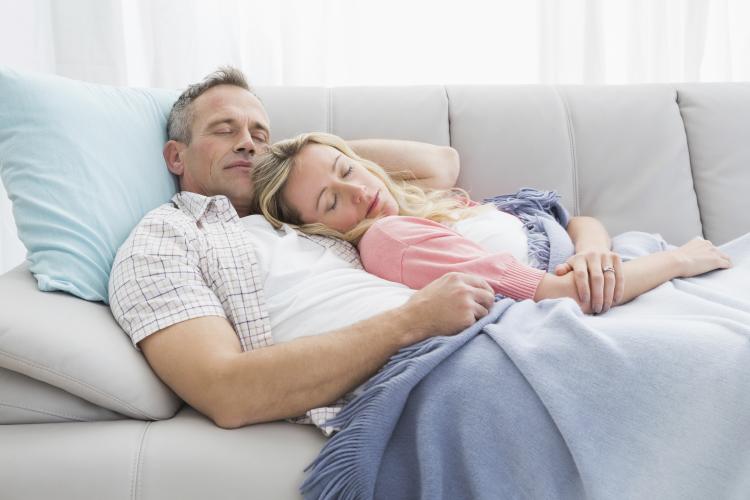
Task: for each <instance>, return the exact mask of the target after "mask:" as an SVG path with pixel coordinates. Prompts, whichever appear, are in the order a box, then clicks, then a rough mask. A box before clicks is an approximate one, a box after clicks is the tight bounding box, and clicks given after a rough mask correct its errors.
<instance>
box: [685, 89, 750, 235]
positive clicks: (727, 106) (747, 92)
mask: <svg viewBox="0 0 750 500" xmlns="http://www.w3.org/2000/svg"><path fill="white" fill-rule="evenodd" d="M677 96H678V102H679V105H680V112H681V113H682V118H683V120H684V122H685V132H686V134H687V143H688V147H689V149H690V162H691V165H692V174H693V181H694V183H695V192H696V193H697V195H698V203H699V205H700V210H701V221H702V222H703V232H704V235H705V237H706V238H707V239H709V240H711V241H713V242H714V243H715V244H720V243H725V242H727V241H729V240H731V239H734V238H736V237H737V236H739V235H741V234H745V233H747V232H749V231H750V217H748V216H747V214H749V213H750V196H748V188H749V187H750V83H702V84H686V85H680V86H678V88H677Z"/></svg>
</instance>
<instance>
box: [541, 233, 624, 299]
mask: <svg viewBox="0 0 750 500" xmlns="http://www.w3.org/2000/svg"><path fill="white" fill-rule="evenodd" d="M605 269H614V271H606V272H605V271H604V270H605ZM570 272H572V273H573V276H574V278H575V285H576V290H577V293H578V301H579V302H580V303H581V304H582V306H583V307H585V308H586V309H590V310H591V311H592V312H594V313H596V314H599V313H605V312H607V311H609V309H610V308H611V307H612V306H613V305H617V304H619V303H620V302H621V301H622V298H623V294H624V292H625V275H624V274H623V271H622V260H621V259H620V256H619V255H617V254H616V253H615V252H613V251H611V250H609V249H608V248H606V247H602V248H598V249H590V250H588V251H586V252H582V253H577V254H575V255H574V256H572V257H571V258H570V259H568V261H567V262H565V264H560V265H559V266H557V267H556V268H555V275H557V276H563V275H565V274H567V273H570Z"/></svg>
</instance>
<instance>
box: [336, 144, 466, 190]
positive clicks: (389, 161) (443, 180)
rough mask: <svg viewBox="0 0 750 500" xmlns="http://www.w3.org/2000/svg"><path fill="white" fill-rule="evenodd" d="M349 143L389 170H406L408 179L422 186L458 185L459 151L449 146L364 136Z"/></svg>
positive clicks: (445, 186)
mask: <svg viewBox="0 0 750 500" xmlns="http://www.w3.org/2000/svg"><path fill="white" fill-rule="evenodd" d="M347 144H349V146H350V147H351V148H352V149H353V150H354V152H355V153H357V154H358V155H359V156H361V157H362V158H367V159H368V160H371V161H374V162H375V163H377V164H378V165H380V166H381V167H383V168H384V169H385V170H386V171H387V172H388V173H396V172H405V173H406V176H405V178H406V180H411V181H412V182H414V184H416V185H417V186H420V187H422V188H429V189H449V188H452V187H453V186H455V185H456V179H458V172H459V169H460V163H459V158H458V151H456V150H455V149H453V148H452V147H450V146H436V145H434V144H427V143H424V142H415V141H399V140H391V139H362V140H356V141H347Z"/></svg>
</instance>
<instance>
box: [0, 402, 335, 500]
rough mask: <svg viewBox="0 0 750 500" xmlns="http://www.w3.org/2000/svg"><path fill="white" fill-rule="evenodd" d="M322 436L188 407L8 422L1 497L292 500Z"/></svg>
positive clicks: (3, 430) (1, 429) (0, 451)
mask: <svg viewBox="0 0 750 500" xmlns="http://www.w3.org/2000/svg"><path fill="white" fill-rule="evenodd" d="M324 442H325V438H324V437H323V435H322V434H321V433H320V431H318V430H317V429H316V428H315V427H312V426H307V425H297V424H290V423H286V422H272V423H268V424H258V425H251V426H247V427H242V428H239V429H231V430H230V429H222V428H220V427H217V426H215V425H214V424H213V423H212V422H211V421H210V420H208V419H207V418H205V417H204V416H202V415H201V414H200V413H198V412H196V411H195V410H194V409H192V408H190V407H189V406H185V407H184V408H183V409H182V410H181V411H180V412H179V413H178V414H177V415H176V416H175V417H174V418H172V419H169V420H163V421H159V422H140V421H136V420H119V421H113V422H80V423H78V422H76V423H57V424H33V425H31V424H30V425H5V426H0V443H2V446H0V484H2V497H3V498H7V499H26V498H55V499H56V500H69V499H70V500H73V499H75V500H78V499H81V498H106V499H109V500H117V499H122V500H129V499H132V498H138V499H140V500H162V499H164V498H179V499H181V500H192V499H196V500H197V499H201V500H203V499H206V498H221V499H232V498H237V499H241V498H242V499H244V498H272V499H274V500H284V499H296V498H300V495H299V493H298V492H297V489H298V487H299V485H300V484H301V483H302V480H303V474H304V472H303V471H304V468H305V467H306V466H307V465H308V464H310V463H311V462H312V461H313V460H314V459H315V457H316V456H317V454H318V452H319V451H320V449H321V448H322V446H323V444H324ZM40 472H41V473H40ZM60 485H65V487H64V488H61V487H60Z"/></svg>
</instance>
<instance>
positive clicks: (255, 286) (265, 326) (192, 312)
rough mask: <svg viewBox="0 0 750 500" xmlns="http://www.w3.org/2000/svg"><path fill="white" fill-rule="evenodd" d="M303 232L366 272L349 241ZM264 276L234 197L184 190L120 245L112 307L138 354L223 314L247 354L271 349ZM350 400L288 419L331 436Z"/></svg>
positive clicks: (111, 285) (148, 216) (111, 292)
mask: <svg viewBox="0 0 750 500" xmlns="http://www.w3.org/2000/svg"><path fill="white" fill-rule="evenodd" d="M300 234H301V235H302V236H303V237H305V238H308V239H310V240H312V241H314V242H316V243H317V244H320V245H322V246H325V247H326V248H330V249H331V250H332V251H334V252H335V253H336V254H337V255H338V256H339V257H341V258H342V259H344V260H345V261H346V262H349V263H354V264H355V265H357V266H358V267H359V268H361V267H362V266H361V264H360V263H359V256H358V254H357V251H356V249H355V248H354V247H353V246H352V245H350V244H349V243H347V242H344V241H341V240H338V239H335V238H326V237H323V236H310V235H305V234H302V233H300ZM260 277H261V273H260V269H259V265H258V260H257V258H256V256H255V251H254V247H253V241H252V237H251V235H250V234H249V233H248V232H247V231H246V230H245V229H244V228H243V227H242V224H241V223H240V219H239V216H238V215H237V212H236V211H235V209H234V207H233V206H232V205H231V203H230V202H229V200H228V199H227V198H226V197H225V196H214V197H210V198H209V197H206V196H202V195H199V194H196V193H190V192H181V193H178V194H176V195H175V196H174V197H173V198H172V202H171V203H167V204H165V205H162V206H160V207H158V208H156V209H154V210H152V211H151V212H149V213H148V214H146V216H145V217H144V218H143V220H141V222H140V223H139V224H138V225H137V226H136V228H135V229H134V230H133V232H132V233H131V234H130V236H129V237H128V239H127V240H126V241H125V243H124V244H123V245H122V247H120V250H119V251H118V252H117V256H116V258H115V262H114V265H113V268H112V274H111V276H110V281H109V299H110V307H111V309H112V313H113V315H114V317H115V319H116V320H117V322H118V323H119V324H120V326H121V327H122V328H123V330H125V332H126V333H127V334H128V335H130V338H131V340H132V342H133V345H135V347H136V349H139V350H140V348H138V345H137V344H138V342H140V341H141V340H143V339H144V338H145V337H147V336H148V335H151V334H152V333H154V332H157V331H159V330H162V329H164V328H166V327H168V326H170V325H173V324H175V323H179V322H181V321H185V320H188V319H192V318H199V317H202V316H221V317H224V318H227V319H228V320H229V322H230V323H231V324H232V326H233V327H234V331H235V332H236V333H237V336H238V337H239V340H240V344H241V345H242V350H243V351H249V350H252V349H259V348H263V347H267V346H270V345H273V336H272V335H271V324H270V321H269V318H268V312H267V310H266V303H265V297H264V293H263V282H262V280H261V278H260ZM348 397H349V398H350V397H351V396H350V395H348ZM347 400H348V398H347V396H345V397H344V398H342V399H340V400H339V401H337V402H335V403H334V404H332V405H331V406H328V407H323V408H315V409H312V410H310V411H308V412H307V413H306V414H305V415H302V416H299V417H296V418H292V419H289V421H291V422H295V423H304V424H314V425H316V426H317V427H319V428H320V429H321V430H322V431H323V433H324V434H326V435H330V434H331V433H332V432H333V431H334V430H336V429H334V428H333V427H330V426H326V425H325V421H326V420H328V419H330V418H332V417H334V416H336V414H337V413H338V412H339V411H340V410H341V408H342V407H343V406H344V404H345V403H346V402H347Z"/></svg>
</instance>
